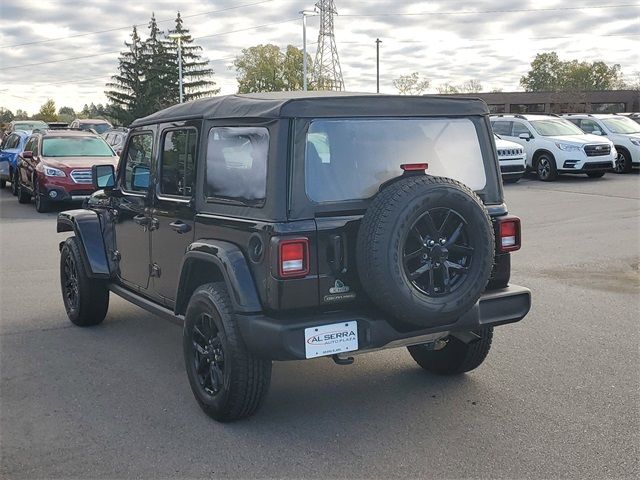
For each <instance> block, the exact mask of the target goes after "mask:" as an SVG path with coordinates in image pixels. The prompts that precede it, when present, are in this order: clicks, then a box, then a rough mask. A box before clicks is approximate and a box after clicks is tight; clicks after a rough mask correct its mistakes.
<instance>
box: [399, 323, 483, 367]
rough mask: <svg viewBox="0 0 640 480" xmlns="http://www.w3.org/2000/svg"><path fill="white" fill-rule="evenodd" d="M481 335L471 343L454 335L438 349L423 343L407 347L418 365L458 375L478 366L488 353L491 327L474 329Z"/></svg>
mask: <svg viewBox="0 0 640 480" xmlns="http://www.w3.org/2000/svg"><path fill="white" fill-rule="evenodd" d="M474 333H476V334H478V335H480V336H481V338H480V339H478V340H476V341H475V342H472V343H464V342H463V341H461V340H459V339H457V338H456V337H454V336H450V337H449V338H448V343H447V345H446V346H445V347H444V348H442V349H440V350H428V349H427V348H426V347H425V346H424V345H413V346H411V347H407V350H409V354H410V355H411V357H412V358H413V359H414V360H415V361H416V363H417V364H418V365H420V366H421V367H422V368H424V369H425V370H427V371H428V372H431V373H435V374H437V375H458V374H461V373H465V372H469V371H471V370H473V369H475V368H478V367H479V366H480V365H481V364H482V362H484V360H485V358H487V355H488V354H489V350H490V349H491V341H492V340H493V327H485V328H482V329H480V330H475V331H474Z"/></svg>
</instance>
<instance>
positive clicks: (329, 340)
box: [304, 320, 358, 358]
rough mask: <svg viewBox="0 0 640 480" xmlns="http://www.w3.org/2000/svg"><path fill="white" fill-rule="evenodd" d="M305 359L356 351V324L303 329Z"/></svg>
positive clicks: (338, 324) (334, 324) (353, 322)
mask: <svg viewBox="0 0 640 480" xmlns="http://www.w3.org/2000/svg"><path fill="white" fill-rule="evenodd" d="M304 348H305V354H306V356H307V358H316V357H322V356H325V355H334V354H336V353H343V352H352V351H354V350H357V349H358V322H357V321H355V320H353V321H351V322H342V323H333V324H331V325H322V326H320V327H312V328H305V329H304Z"/></svg>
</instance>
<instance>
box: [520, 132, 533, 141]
mask: <svg viewBox="0 0 640 480" xmlns="http://www.w3.org/2000/svg"><path fill="white" fill-rule="evenodd" d="M518 138H521V139H522V140H526V141H527V142H528V141H529V140H531V138H533V135H531V134H530V133H521V134H520V135H518Z"/></svg>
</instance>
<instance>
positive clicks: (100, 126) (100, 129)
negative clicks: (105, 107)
mask: <svg viewBox="0 0 640 480" xmlns="http://www.w3.org/2000/svg"><path fill="white" fill-rule="evenodd" d="M80 128H81V129H82V130H94V131H95V132H96V133H98V135H102V134H103V133H104V132H106V131H107V130H109V129H110V128H111V125H109V124H108V123H81V124H80Z"/></svg>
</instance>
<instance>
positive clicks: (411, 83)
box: [393, 72, 431, 95]
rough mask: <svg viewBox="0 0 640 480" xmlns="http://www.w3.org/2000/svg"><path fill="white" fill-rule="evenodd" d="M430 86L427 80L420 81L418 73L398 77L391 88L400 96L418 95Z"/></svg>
mask: <svg viewBox="0 0 640 480" xmlns="http://www.w3.org/2000/svg"><path fill="white" fill-rule="evenodd" d="M429 85H431V81H430V80H428V79H424V80H421V79H420V74H419V73H418V72H413V73H411V74H409V75H400V76H399V77H398V78H396V79H395V80H394V81H393V86H394V87H395V88H396V90H398V93H399V94H400V95H420V94H421V93H422V92H424V91H425V90H426V89H428V88H429Z"/></svg>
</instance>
